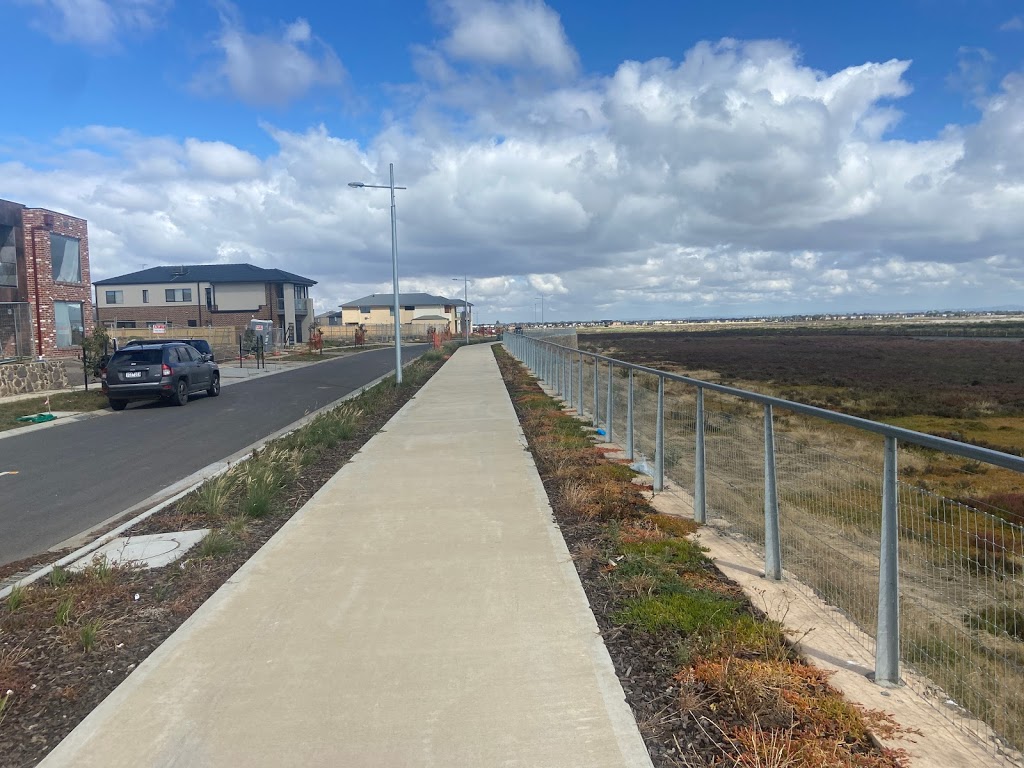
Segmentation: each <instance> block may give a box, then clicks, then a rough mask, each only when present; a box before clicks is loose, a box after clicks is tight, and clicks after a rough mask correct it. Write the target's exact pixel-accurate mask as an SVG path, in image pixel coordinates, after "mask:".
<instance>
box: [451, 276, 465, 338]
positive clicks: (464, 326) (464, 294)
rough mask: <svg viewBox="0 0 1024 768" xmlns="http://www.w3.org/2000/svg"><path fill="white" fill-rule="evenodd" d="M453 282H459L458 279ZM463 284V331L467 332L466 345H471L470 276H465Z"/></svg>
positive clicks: (455, 278) (454, 278)
mask: <svg viewBox="0 0 1024 768" xmlns="http://www.w3.org/2000/svg"><path fill="white" fill-rule="evenodd" d="M452 280H454V281H455V282H456V283H457V282H459V278H457V277H453V278H452ZM462 282H463V293H462V329H463V330H464V331H465V332H466V343H467V344H469V276H468V275H464V276H463V278H462Z"/></svg>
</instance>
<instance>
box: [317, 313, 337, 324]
mask: <svg viewBox="0 0 1024 768" xmlns="http://www.w3.org/2000/svg"><path fill="white" fill-rule="evenodd" d="M316 324H317V325H320V326H334V325H341V312H339V311H338V310H336V309H332V310H330V311H329V312H323V313H322V314H319V315H317V316H316Z"/></svg>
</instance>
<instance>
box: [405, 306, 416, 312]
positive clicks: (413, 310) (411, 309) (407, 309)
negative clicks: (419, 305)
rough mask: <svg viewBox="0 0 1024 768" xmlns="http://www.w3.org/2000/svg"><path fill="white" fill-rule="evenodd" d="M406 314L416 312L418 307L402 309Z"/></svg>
mask: <svg viewBox="0 0 1024 768" xmlns="http://www.w3.org/2000/svg"><path fill="white" fill-rule="evenodd" d="M402 309H404V310H405V311H406V312H415V311H416V307H402Z"/></svg>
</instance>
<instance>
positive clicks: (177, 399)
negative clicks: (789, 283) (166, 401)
mask: <svg viewBox="0 0 1024 768" xmlns="http://www.w3.org/2000/svg"><path fill="white" fill-rule="evenodd" d="M187 402H188V384H186V383H185V380H184V379H178V388H177V389H176V390H175V392H174V404H175V405H184V404H185V403H187Z"/></svg>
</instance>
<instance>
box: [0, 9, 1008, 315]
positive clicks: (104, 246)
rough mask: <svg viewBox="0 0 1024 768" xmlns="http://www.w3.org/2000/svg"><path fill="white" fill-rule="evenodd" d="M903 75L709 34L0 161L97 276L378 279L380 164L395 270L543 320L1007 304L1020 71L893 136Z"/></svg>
mask: <svg viewBox="0 0 1024 768" xmlns="http://www.w3.org/2000/svg"><path fill="white" fill-rule="evenodd" d="M457 23H458V22H457V21H453V24H457ZM312 39H315V38H314V36H313V32H312V31H311V30H310V29H309V28H308V25H302V24H299V25H292V26H290V27H287V28H283V29H282V30H281V31H280V34H279V35H278V37H277V41H278V43H280V44H281V45H286V44H287V45H303V44H304V43H303V42H302V41H307V40H312ZM288 41H290V42H288ZM912 75H913V71H912V68H911V67H910V64H909V62H907V61H902V60H891V61H885V62H853V63H851V65H850V66H848V67H844V68H841V69H838V70H836V71H832V72H823V71H818V70H815V69H813V68H811V67H808V66H806V65H805V64H803V63H802V61H801V59H800V55H799V51H797V50H796V49H795V48H793V47H792V46H790V45H787V44H785V43H782V42H778V41H746V42H744V41H736V40H722V41H718V42H706V43H699V44H697V45H695V46H693V47H692V48H691V49H690V50H689V51H688V52H687V53H686V54H685V55H684V56H683V58H682V59H681V60H679V61H672V60H669V59H655V60H651V61H645V62H632V61H630V62H623V63H622V64H621V65H620V66H619V67H618V68H617V70H616V71H615V72H613V73H611V74H610V75H608V76H606V77H595V76H588V77H584V76H581V77H578V78H575V79H573V80H570V81H559V82H557V83H554V84H551V85H549V86H548V87H546V88H545V89H544V90H543V91H541V92H536V91H529V92H527V91H521V90H518V89H517V86H516V85H515V84H514V83H512V82H510V81H508V80H501V79H495V80H490V81H488V83H489V87H486V88H484V87H480V85H481V83H482V82H483V81H481V80H479V79H477V73H474V72H468V71H467V72H461V73H460V72H457V71H452V72H448V73H447V75H446V76H445V77H446V79H444V80H436V79H428V80H425V81H424V82H422V83H420V84H419V85H420V86H421V88H422V89H421V91H420V92H419V93H418V95H417V97H416V98H417V99H418V103H417V104H416V105H414V108H413V109H412V110H410V112H409V114H408V117H406V118H403V119H398V118H396V119H394V120H392V121H391V122H390V123H389V125H388V127H387V128H386V129H384V130H383V131H381V132H380V133H379V134H378V135H376V136H374V137H372V138H371V139H369V140H367V141H357V140H355V139H353V138H350V137H347V136H344V135H338V134H336V133H334V132H332V131H330V130H328V128H326V127H325V126H312V127H310V128H308V129H305V130H285V129H282V128H279V127H276V126H274V125H271V124H267V125H265V126H264V128H265V130H266V131H267V134H268V136H269V137H270V139H272V141H273V142H274V146H275V149H274V150H273V151H271V152H270V153H268V154H267V155H266V156H265V157H255V156H253V155H251V154H250V153H248V152H246V151H245V150H243V149H242V148H240V147H237V146H235V145H232V144H231V143H230V142H228V141H225V140H221V141H216V140H205V141H200V140H198V139H195V138H189V139H183V140H177V139H172V138H165V137H152V136H145V135H140V134H138V133H136V132H132V131H129V130H125V129H123V128H117V127H104V126H89V127H84V128H80V129H77V130H73V131H67V132H65V133H64V134H62V135H61V136H60V138H59V140H58V141H57V142H55V143H52V144H47V145H44V146H39V147H37V148H36V151H35V153H34V156H35V157H38V158H44V159H43V160H40V162H39V164H38V165H39V167H29V166H27V165H25V164H21V163H18V162H14V161H9V162H4V155H3V154H0V175H2V176H3V178H4V179H5V189H7V190H8V192H7V193H6V195H7V196H9V197H12V198H13V199H17V200H22V201H24V202H28V203H30V204H32V205H42V206H48V207H54V208H57V209H59V210H67V211H69V212H72V213H74V214H75V215H79V216H83V217H85V218H87V219H88V220H89V222H90V232H91V235H92V241H91V250H92V258H93V273H94V275H95V276H96V277H97V278H102V277H108V276H111V275H114V274H119V273H123V272H128V271H132V270H134V269H139V268H141V267H142V266H143V265H146V264H148V265H150V266H152V265H154V264H159V263H189V262H192V263H195V262H204V261H218V260H221V261H239V260H245V261H251V262H253V263H257V264H260V265H264V266H281V267H284V268H286V269H289V270H290V271H294V272H297V273H299V274H303V275H306V276H308V277H311V278H313V279H315V280H318V281H320V285H318V286H317V288H316V290H315V291H314V296H315V298H316V301H317V306H318V309H323V308H330V307H335V306H337V305H338V304H340V303H342V302H344V301H348V300H351V299H353V298H356V297H358V296H361V295H364V294H367V293H373V292H390V290H391V225H390V196H389V195H388V193H387V191H386V190H380V189H351V188H349V187H348V186H347V185H346V182H348V181H364V182H367V183H375V184H386V183H387V179H388V164H389V163H390V162H394V164H395V172H396V183H398V184H399V185H401V186H406V187H408V189H406V190H401V191H399V192H398V193H397V213H398V245H399V270H400V278H401V287H402V290H404V291H414V290H425V291H428V292H432V293H441V294H445V295H448V296H452V297H458V296H461V295H462V291H463V287H464V286H463V284H462V281H461V280H458V281H453V280H452V278H461V276H462V275H468V276H469V278H470V283H469V292H470V301H471V302H474V303H477V304H478V305H479V307H478V315H477V316H478V318H483V319H491V318H497V319H502V320H513V319H517V318H518V319H530V318H531V317H532V315H533V312H534V311H535V309H534V308H535V306H537V305H539V299H538V297H539V296H545V297H546V298H545V314H546V316H547V317H548V318H549V319H552V318H554V319H574V318H576V319H583V318H592V317H616V316H617V317H659V316H660V317H665V316H676V317H678V316H692V315H714V314H733V315H736V314H739V315H745V314H754V313H785V312H792V311H819V310H820V311H825V310H837V311H842V310H859V309H863V310H872V309H882V308H929V307H932V308H934V307H949V306H991V305H1000V304H1014V303H1016V304H1019V303H1020V299H1019V295H1021V294H1020V292H1021V290H1022V289H1024V259H1022V258H1021V254H1022V253H1024V218H1022V217H1021V216H1020V211H1021V210H1024V160H1022V158H1024V155H1022V153H1021V152H1020V147H1021V146H1024V134H1022V130H1024V128H1022V126H1024V73H1019V72H1018V73H1016V74H1011V75H1010V76H1008V77H1006V78H1004V80H1003V81H1002V82H1001V83H999V84H997V85H995V86H994V89H993V90H992V92H991V93H989V94H987V95H986V96H985V97H984V98H982V99H979V100H978V102H977V105H978V108H979V109H980V110H981V112H980V118H979V119H978V120H977V122H975V123H972V124H965V125H959V126H957V125H951V126H948V127H946V128H945V129H944V130H942V131H941V132H940V133H938V134H936V135H934V136H930V137H926V138H923V139H919V140H914V141H911V140H907V139H896V138H892V136H891V133H890V131H891V128H892V126H893V125H895V124H897V122H898V121H899V119H900V117H901V114H900V111H899V107H900V103H901V99H903V97H905V96H906V95H907V94H908V93H910V90H911V87H912V82H913V78H912ZM455 100H458V102H459V103H460V105H461V106H462V107H463V108H464V114H466V115H468V117H466V118H465V119H462V120H460V121H458V122H457V123H456V122H454V121H453V120H452V118H451V117H450V116H446V115H444V114H443V113H442V110H441V109H440V106H439V105H443V104H445V103H451V102H452V101H455ZM207 138H209V137H207Z"/></svg>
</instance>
